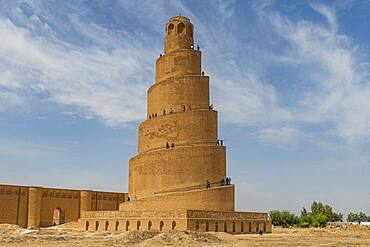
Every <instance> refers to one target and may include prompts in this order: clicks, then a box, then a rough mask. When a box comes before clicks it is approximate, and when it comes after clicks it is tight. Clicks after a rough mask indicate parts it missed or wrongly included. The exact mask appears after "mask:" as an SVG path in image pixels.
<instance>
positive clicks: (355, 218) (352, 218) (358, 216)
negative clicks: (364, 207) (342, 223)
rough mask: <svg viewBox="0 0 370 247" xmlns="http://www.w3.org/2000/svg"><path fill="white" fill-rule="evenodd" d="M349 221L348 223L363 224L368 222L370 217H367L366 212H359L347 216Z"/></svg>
mask: <svg viewBox="0 0 370 247" xmlns="http://www.w3.org/2000/svg"><path fill="white" fill-rule="evenodd" d="M347 221H348V222H358V223H359V224H361V222H366V221H368V217H367V216H366V214H365V213H364V212H359V213H353V212H350V213H349V214H348V215H347Z"/></svg>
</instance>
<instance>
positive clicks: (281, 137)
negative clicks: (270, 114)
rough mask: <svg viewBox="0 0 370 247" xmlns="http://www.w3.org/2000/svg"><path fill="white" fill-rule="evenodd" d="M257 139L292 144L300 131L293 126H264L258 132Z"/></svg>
mask: <svg viewBox="0 0 370 247" xmlns="http://www.w3.org/2000/svg"><path fill="white" fill-rule="evenodd" d="M255 135H256V137H257V139H259V140H261V141H263V142H269V143H280V144H291V143H293V142H294V141H295V140H296V138H297V137H298V135H299V131H298V130H297V129H296V128H292V127H287V126H283V127H272V128H263V129H261V130H258V131H257V132H256V134H255Z"/></svg>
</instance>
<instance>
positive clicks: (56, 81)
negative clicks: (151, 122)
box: [0, 15, 154, 125]
mask: <svg viewBox="0 0 370 247" xmlns="http://www.w3.org/2000/svg"><path fill="white" fill-rule="evenodd" d="M35 20H38V19H37V18H36V17H35V15H32V16H31V20H30V21H31V22H35ZM82 25H83V24H81V23H80V28H81V29H83V28H85V30H86V29H87V31H86V32H88V33H89V34H90V36H93V37H89V38H90V39H95V40H96V41H97V42H99V41H100V42H101V43H102V42H103V43H104V42H108V41H109V42H111V43H113V44H115V47H113V48H112V49H108V50H107V47H104V46H103V48H99V47H98V46H86V47H85V48H81V47H78V46H73V45H71V44H68V43H64V42H62V41H60V40H57V39H53V38H50V37H45V38H43V37H42V36H34V35H32V32H30V31H29V29H25V28H20V27H17V26H15V25H14V24H13V23H12V22H11V21H10V20H8V19H0V37H2V40H1V42H0V70H1V71H2V72H1V73H0V86H1V87H2V88H3V89H1V88H0V90H1V91H0V92H2V91H5V92H6V91H9V90H11V91H12V95H13V96H14V95H18V98H22V97H27V95H29V93H31V94H35V93H42V94H45V95H47V96H48V99H49V100H51V101H53V102H56V103H60V104H64V105H71V106H74V107H77V109H76V111H77V112H79V113H80V114H82V115H83V116H87V117H90V116H93V117H96V118H100V119H102V120H103V121H105V122H106V123H107V124H112V125H115V124H124V123H126V122H129V121H134V120H139V119H142V118H143V117H144V114H145V113H144V112H145V102H146V100H145V92H146V88H147V86H148V84H149V81H148V82H146V81H145V79H144V76H143V74H144V73H146V74H153V69H152V68H151V67H152V60H153V61H154V54H153V51H152V50H151V49H150V48H147V47H145V46H144V45H143V44H142V43H141V42H140V41H138V40H136V41H135V40H133V38H132V37H128V36H127V37H126V36H119V37H118V36H115V35H114V34H112V33H109V32H107V31H106V32H104V30H103V29H102V28H100V27H98V26H95V25H90V26H87V25H84V26H83V27H81V26H82ZM47 38H49V39H47ZM128 39H130V42H126V41H127V40H128ZM144 54H145V55H144ZM146 79H147V78H146ZM2 94H4V92H3V93H2ZM8 94H9V93H8ZM13 98H14V97H13Z"/></svg>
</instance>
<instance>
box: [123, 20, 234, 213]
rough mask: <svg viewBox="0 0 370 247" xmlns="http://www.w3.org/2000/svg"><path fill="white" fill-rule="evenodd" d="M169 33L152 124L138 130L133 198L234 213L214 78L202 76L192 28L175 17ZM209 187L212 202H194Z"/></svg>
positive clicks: (150, 109)
mask: <svg viewBox="0 0 370 247" xmlns="http://www.w3.org/2000/svg"><path fill="white" fill-rule="evenodd" d="M165 31H166V38H165V42H164V55H163V56H162V55H161V56H160V57H159V58H158V60H157V62H156V82H155V83H154V85H152V86H151V87H150V88H149V90H148V105H147V119H146V120H145V121H144V122H142V123H141V124H140V126H139V136H138V152H139V154H138V155H137V156H135V157H133V158H132V159H131V160H130V164H129V196H130V198H131V199H133V200H140V199H144V198H150V197H155V196H160V195H162V194H165V193H177V194H179V193H182V194H183V195H182V196H181V197H182V200H184V201H189V203H188V205H187V206H186V208H196V209H215V210H234V186H232V185H230V186H222V180H224V179H225V177H226V148H225V146H221V145H218V137H217V111H215V110H213V109H211V108H210V99H209V77H208V76H205V75H204V74H202V73H201V70H202V69H201V66H202V63H201V51H200V50H199V49H197V48H194V38H193V37H194V28H193V24H191V22H190V20H189V19H188V18H186V17H183V16H176V17H173V18H171V19H170V21H169V22H168V23H167V24H166V30H165ZM207 181H208V182H209V184H210V185H209V187H210V188H211V190H210V191H208V192H209V193H208V194H209V195H207V200H194V199H195V198H194V196H195V197H197V196H200V195H198V194H199V190H202V189H205V188H206V187H207V183H208V182H207ZM184 192H186V195H185V194H184ZM178 196H179V195H177V197H176V200H178ZM204 196H205V195H204V193H202V195H201V197H202V198H204V199H205V197H204ZM170 201H171V200H170ZM165 203H166V204H168V203H169V200H168V199H167V200H166V202H165ZM174 203H175V202H174ZM171 205H172V207H175V208H179V207H184V206H185V205H184V204H183V203H182V204H181V205H175V204H172V203H171Z"/></svg>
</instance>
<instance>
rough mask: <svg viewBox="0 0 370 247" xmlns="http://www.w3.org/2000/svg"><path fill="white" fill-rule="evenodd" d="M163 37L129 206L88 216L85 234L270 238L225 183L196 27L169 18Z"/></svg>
mask: <svg viewBox="0 0 370 247" xmlns="http://www.w3.org/2000/svg"><path fill="white" fill-rule="evenodd" d="M165 33H166V36H165V41H164V53H163V55H162V54H161V55H160V56H159V58H158V59H157V62H156V81H155V83H154V84H153V85H152V86H151V87H150V88H149V90H148V103H147V117H146V120H145V121H143V122H142V123H141V124H140V126H139V131H138V132H139V134H138V154H137V155H136V156H134V157H133V158H131V159H130V161H129V194H128V199H129V201H125V202H123V203H121V204H120V206H119V210H118V211H105V212H103V211H101V212H94V211H92V212H84V213H83V215H82V218H81V219H80V220H79V223H80V228H82V229H85V230H87V231H104V230H105V231H129V230H159V231H162V230H171V229H172V230H173V229H178V230H195V231H223V232H229V233H257V232H260V231H262V232H271V221H269V220H268V218H267V213H256V212H235V211H234V210H235V205H234V185H232V184H226V183H225V177H226V148H225V146H223V145H222V144H221V143H220V142H219V141H218V136H217V111H215V110H213V109H212V107H211V106H210V99H209V77H208V76H205V75H204V73H203V72H202V63H201V51H200V50H199V48H198V47H195V48H194V38H193V37H194V27H193V24H192V23H191V22H190V20H189V19H188V18H186V17H183V16H176V17H172V18H171V19H170V20H169V22H168V23H167V24H166V28H165Z"/></svg>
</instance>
